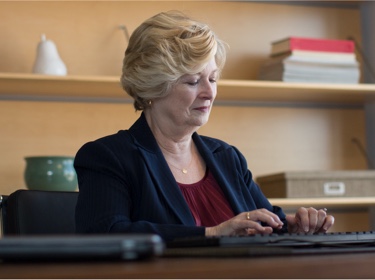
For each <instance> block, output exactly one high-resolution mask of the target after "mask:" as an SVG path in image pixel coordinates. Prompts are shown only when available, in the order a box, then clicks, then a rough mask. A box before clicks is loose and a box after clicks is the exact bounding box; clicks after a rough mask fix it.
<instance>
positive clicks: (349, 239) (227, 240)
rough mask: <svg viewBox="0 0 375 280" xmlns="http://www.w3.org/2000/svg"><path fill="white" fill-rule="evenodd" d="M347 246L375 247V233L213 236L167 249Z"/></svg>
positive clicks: (171, 244) (190, 239)
mask: <svg viewBox="0 0 375 280" xmlns="http://www.w3.org/2000/svg"><path fill="white" fill-rule="evenodd" d="M348 244H365V245H369V246H372V245H375V231H365V232H329V233H317V234H304V233H297V234H290V233H284V234H256V235H252V236H213V237H188V238H179V239H175V240H174V241H172V242H169V243H168V244H167V247H168V248H186V247H243V246H259V245H262V246H264V245H267V246H289V247H290V246H293V247H298V246H327V245H332V246H339V245H348Z"/></svg>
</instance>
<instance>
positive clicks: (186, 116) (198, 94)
mask: <svg viewBox="0 0 375 280" xmlns="http://www.w3.org/2000/svg"><path fill="white" fill-rule="evenodd" d="M217 76H218V69H217V66H216V62H215V59H212V60H211V61H210V62H209V63H208V64H207V66H206V67H205V68H204V69H203V70H202V71H201V72H199V73H196V74H193V75H190V74H189V75H184V76H182V77H181V78H180V79H179V80H178V81H177V83H176V84H175V85H173V87H172V88H171V90H170V91H169V92H168V95H167V96H166V97H164V98H161V99H157V100H154V102H153V103H152V104H153V105H152V114H153V115H154V117H155V114H156V116H157V117H162V119H163V120H164V121H166V122H168V123H169V124H170V125H174V126H178V127H180V128H182V129H183V128H187V127H195V128H197V127H200V126H202V125H204V124H205V123H207V121H208V118H209V115H210V112H211V108H212V103H213V101H214V99H215V97H216V91H217V84H216V79H217Z"/></svg>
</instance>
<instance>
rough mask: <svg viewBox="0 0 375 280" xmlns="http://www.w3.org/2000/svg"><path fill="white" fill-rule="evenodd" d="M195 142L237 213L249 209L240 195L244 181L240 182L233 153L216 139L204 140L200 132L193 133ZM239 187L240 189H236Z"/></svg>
mask: <svg viewBox="0 0 375 280" xmlns="http://www.w3.org/2000/svg"><path fill="white" fill-rule="evenodd" d="M193 139H194V142H195V144H196V145H197V147H198V150H199V152H200V154H201V155H202V157H203V158H204V160H205V161H206V164H207V166H208V168H209V169H210V171H211V172H212V173H213V175H214V177H215V179H216V181H217V182H218V184H219V186H220V187H221V189H222V191H223V192H224V194H225V196H226V198H227V199H228V201H229V203H230V205H231V207H232V209H233V211H234V213H235V214H238V213H241V212H244V211H247V210H248V207H247V203H246V202H245V201H244V197H243V196H242V195H240V194H241V193H242V190H240V188H241V186H243V183H241V182H239V179H238V174H237V172H238V171H237V169H236V168H234V166H235V164H236V161H235V160H234V158H233V154H232V153H228V150H227V149H225V148H223V147H222V145H221V144H219V143H218V142H216V141H212V140H210V139H208V140H207V141H203V140H202V138H201V137H200V136H199V135H198V134H196V133H195V134H194V135H193ZM236 189H238V190H236Z"/></svg>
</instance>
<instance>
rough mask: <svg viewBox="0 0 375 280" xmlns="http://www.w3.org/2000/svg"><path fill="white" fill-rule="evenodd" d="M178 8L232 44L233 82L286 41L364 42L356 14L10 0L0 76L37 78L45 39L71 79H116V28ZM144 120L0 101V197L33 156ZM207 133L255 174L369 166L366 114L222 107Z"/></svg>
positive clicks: (99, 108) (69, 148)
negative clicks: (362, 144) (363, 147)
mask: <svg viewBox="0 0 375 280" xmlns="http://www.w3.org/2000/svg"><path fill="white" fill-rule="evenodd" d="M170 9H181V10H184V11H186V12H188V13H189V14H191V15H193V16H195V17H197V18H200V19H203V20H204V21H207V22H209V23H210V25H211V26H212V27H213V28H214V29H215V30H216V32H217V33H218V34H219V36H220V37H222V39H224V40H225V41H227V42H228V44H229V45H230V52H229V57H228V63H227V67H226V68H225V71H224V74H223V78H227V79H229V78H230V79H256V75H257V69H258V68H259V65H260V63H262V61H264V59H265V58H266V57H267V55H268V52H269V44H270V42H271V41H273V40H276V39H279V38H283V37H286V36H288V35H297V36H302V35H303V36H313V37H331V38H346V37H347V36H348V35H353V34H354V36H356V37H358V38H359V12H358V11H357V10H351V9H341V8H322V7H307V6H300V5H292V6H290V5H273V4H264V3H246V2H208V1H207V2H198V1H194V2H186V1H176V2H173V1H168V2H159V1H152V2H142V1H141V2H137V1H132V2H131V1H126V2H121V1H117V2H111V1H105V2H101V1H95V2H88V1H83V2H77V1H66V2H64V1H62V2H15V1H14V2H13V1H9V2H4V1H3V2H0V18H1V21H0V36H1V37H0V38H1V43H0V72H13V73H29V72H30V71H31V68H32V64H33V61H34V59H35V50H36V45H37V43H38V41H39V38H40V34H41V33H45V34H46V35H47V37H48V38H50V39H52V40H53V41H55V43H56V44H57V46H58V49H59V52H60V55H61V57H62V59H63V60H64V61H65V63H66V65H67V67H68V72H69V75H110V76H118V75H119V73H120V69H121V60H122V56H123V52H124V49H125V47H126V41H125V37H124V34H123V33H122V31H121V30H119V29H118V26H119V25H120V24H125V25H126V26H127V28H128V29H129V32H132V31H133V30H134V28H135V27H136V26H137V25H138V24H139V23H141V22H142V21H143V20H144V19H146V18H147V17H149V16H151V15H153V14H155V13H157V12H160V11H164V10H170ZM51 91H53V88H51ZM219 94H220V92H219ZM0 98H1V96H0ZM276 105H277V104H276ZM137 116H138V115H137V114H135V113H134V110H133V108H132V106H131V105H130V104H115V103H113V104H110V103H84V102H77V103H74V102H71V103H68V102H41V101H32V102H27V101H12V100H2V101H0V177H1V180H0V193H2V194H8V193H10V192H12V191H14V190H15V189H17V188H24V187H25V185H24V182H23V178H22V176H23V170H24V166H25V162H24V160H23V158H24V157H25V156H29V155H50V154H53V155H63V154H67V155H74V154H75V152H76V151H77V149H78V148H79V147H80V146H81V145H82V144H83V143H84V142H86V141H89V140H92V139H96V138H98V137H101V136H103V135H106V134H110V133H115V132H116V131H118V130H119V129H126V128H128V127H129V126H130V125H131V123H132V122H133V121H134V120H135V119H136V118H137ZM200 133H201V134H205V135H210V136H213V137H219V138H222V139H223V140H226V141H228V142H230V143H232V144H233V145H236V146H237V147H238V148H239V149H240V150H241V151H242V152H243V153H244V154H245V156H246V157H247V159H248V161H249V166H250V168H251V170H252V171H253V173H254V175H255V176H258V175H263V174H267V173H272V172H280V171H285V170H316V169H362V168H365V167H366V165H365V161H364V159H363V158H362V156H361V154H360V152H359V151H358V149H357V148H356V147H355V146H354V145H353V144H352V143H351V138H352V137H357V138H358V139H360V140H361V141H364V138H365V128H364V112H363V110H362V108H325V107H316V106H311V107H308V106H278V105H277V106H273V105H271V106H249V105H246V106H242V105H241V104H238V106H237V105H236V106H229V105H228V106H217V105H216V106H215V108H214V110H213V113H212V115H211V119H210V122H209V123H208V124H207V125H206V126H205V127H203V128H201V130H200Z"/></svg>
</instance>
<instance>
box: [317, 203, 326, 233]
mask: <svg viewBox="0 0 375 280" xmlns="http://www.w3.org/2000/svg"><path fill="white" fill-rule="evenodd" d="M326 211H327V209H325V208H324V209H320V210H318V221H317V224H316V230H315V231H321V229H322V227H323V225H324V223H325V221H326V217H327V212H326Z"/></svg>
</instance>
